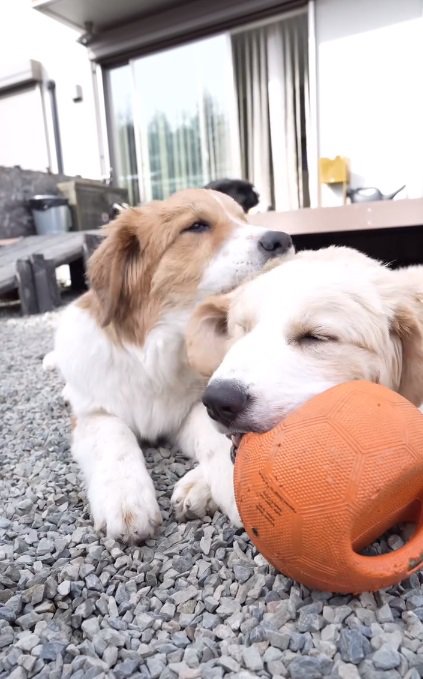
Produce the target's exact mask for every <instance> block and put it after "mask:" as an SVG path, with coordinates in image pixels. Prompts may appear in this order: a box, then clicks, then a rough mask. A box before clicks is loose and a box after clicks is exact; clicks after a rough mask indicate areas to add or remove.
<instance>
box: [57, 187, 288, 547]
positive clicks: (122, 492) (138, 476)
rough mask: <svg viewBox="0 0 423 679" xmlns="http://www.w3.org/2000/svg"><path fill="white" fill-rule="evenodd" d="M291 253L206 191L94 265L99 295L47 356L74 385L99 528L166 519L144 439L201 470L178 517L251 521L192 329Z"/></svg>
mask: <svg viewBox="0 0 423 679" xmlns="http://www.w3.org/2000/svg"><path fill="white" fill-rule="evenodd" d="M290 252H292V242H291V239H290V237H289V236H288V235H287V234H284V233H280V232H275V231H266V230H265V229H260V228H258V227H253V226H248V225H247V223H246V218H245V216H244V213H243V210H242V208H241V207H240V206H239V205H238V204H237V203H236V202H235V201H233V200H232V199H231V198H229V197H228V196H225V195H223V194H220V193H217V192H215V191H209V190H204V189H197V190H189V191H183V192H180V193H177V194H175V195H174V196H172V197H171V198H169V199H168V200H166V201H157V202H153V203H150V204H148V205H145V206H143V207H142V208H138V209H129V210H126V211H125V212H124V213H123V214H122V215H121V216H120V217H119V218H118V219H117V220H116V222H114V223H113V224H112V225H111V226H110V227H109V229H108V235H107V236H106V238H105V240H104V242H103V243H102V244H101V245H100V247H99V248H98V250H97V251H96V252H95V253H94V255H93V256H92V258H91V260H90V265H89V279H90V284H91V290H90V291H89V292H88V293H86V294H85V295H84V296H83V297H81V298H80V299H79V300H77V301H76V302H75V303H73V304H72V305H70V307H68V308H67V310H66V311H65V312H64V314H63V318H62V320H61V323H60V326H59V329H58V331H57V334H56V340H55V348H54V352H53V356H49V357H46V363H47V364H49V365H51V364H52V363H54V364H56V365H57V366H58V367H59V368H60V370H61V372H62V375H63V377H64V379H65V381H66V386H65V390H64V394H65V396H66V399H67V400H68V401H69V402H70V404H71V407H72V411H73V415H74V431H73V442H72V452H73V455H74V457H75V459H76V460H77V461H78V462H79V464H80V466H81V469H82V471H83V474H84V476H85V480H86V483H87V492H88V497H89V500H90V505H91V511H92V514H93V517H94V522H95V526H96V528H97V529H105V530H106V532H107V534H108V535H109V536H113V537H120V538H123V539H128V540H133V541H135V540H136V541H142V540H143V539H145V538H146V537H148V536H150V535H152V534H153V532H154V530H155V529H156V527H157V526H158V524H160V522H161V517H160V511H159V507H158V504H157V501H156V497H155V491H154V487H153V483H152V481H151V479H150V476H149V474H148V472H147V470H146V467H145V463H144V459H143V456H142V450H141V448H140V445H139V440H141V439H147V440H150V441H155V440H156V439H158V438H159V437H163V436H165V437H168V438H170V439H171V440H172V441H173V442H175V443H176V444H178V445H179V446H180V448H181V450H182V451H183V452H185V453H186V454H187V455H189V456H191V457H193V458H195V459H196V460H197V461H198V462H199V465H198V466H197V467H196V468H194V469H193V470H192V471H190V472H189V473H188V474H187V475H186V476H185V477H184V478H183V479H181V481H180V482H179V483H178V484H177V486H176V488H175V491H174V494H173V498H172V500H173V505H174V507H175V510H176V514H177V516H178V517H180V518H182V517H184V516H186V515H187V514H189V513H194V514H196V515H199V516H201V515H203V514H204V513H206V512H207V511H213V510H214V508H215V507H216V505H217V506H218V507H220V508H221V509H222V510H223V511H224V512H225V513H226V514H227V515H228V516H229V517H230V518H231V519H232V520H233V521H234V522H238V521H239V517H238V513H237V510H236V505H235V503H234V500H233V494H232V475H233V470H232V465H231V462H230V457H229V452H230V443H229V442H228V440H227V439H226V438H225V437H223V436H221V435H220V434H218V432H217V431H216V430H215V428H214V427H213V425H212V423H211V421H210V419H209V418H208V416H207V413H206V411H205V408H204V406H203V405H202V404H201V402H200V398H201V393H202V391H203V389H204V387H205V382H204V380H202V379H201V378H200V377H199V376H198V374H196V373H195V372H194V371H193V370H192V368H191V367H190V366H189V364H188V362H187V357H186V352H185V330H186V325H187V323H188V320H189V318H190V315H191V314H192V311H193V309H194V307H195V305H196V304H197V303H198V302H199V301H201V300H202V299H203V298H204V297H206V296H207V295H210V294H213V293H219V292H224V291H228V290H230V289H232V288H233V287H234V286H236V285H237V284H239V283H240V282H242V281H243V280H245V279H246V277H247V276H249V275H251V274H252V273H254V272H256V271H258V270H259V269H260V268H261V267H262V266H263V265H264V264H265V263H266V262H267V261H269V259H271V258H274V257H276V256H281V255H284V254H288V253H290ZM210 351H212V348H211V349H210Z"/></svg>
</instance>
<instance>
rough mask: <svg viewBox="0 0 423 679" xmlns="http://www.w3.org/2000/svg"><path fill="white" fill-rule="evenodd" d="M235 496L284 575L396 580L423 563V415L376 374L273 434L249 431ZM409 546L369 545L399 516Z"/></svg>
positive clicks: (349, 582) (317, 584) (306, 409)
mask: <svg viewBox="0 0 423 679" xmlns="http://www.w3.org/2000/svg"><path fill="white" fill-rule="evenodd" d="M235 496H236V500H237V504H238V509H239V512H240V514H241V518H242V520H243V522H244V525H245V528H246V531H247V532H248V534H249V536H250V538H251V539H252V541H253V542H254V543H255V544H256V546H257V548H258V549H259V550H260V551H261V552H262V554H263V555H264V556H265V557H266V558H267V559H268V561H270V563H272V564H273V565H274V566H275V567H276V568H278V569H279V570H280V571H282V572H283V573H284V574H285V575H289V576H290V577H292V578H294V579H296V580H298V581H299V582H302V583H303V584H305V585H307V586H308V587H314V588H317V589H323V590H328V591H334V592H354V593H356V592H361V591H370V590H376V589H380V588H384V587H388V586H390V585H392V584H394V583H397V582H399V581H400V580H402V579H404V578H406V577H408V576H409V575H410V574H411V573H412V572H414V571H416V570H418V569H419V567H420V565H421V564H422V563H423V517H422V500H423V416H422V414H421V413H420V411H419V410H418V409H417V408H416V407H415V406H414V405H412V404H411V403H409V402H408V401H407V400H406V399H404V398H403V397H402V396H400V395H399V394H396V393H395V392H393V391H390V390H389V389H387V388H386V387H382V386H381V385H376V384H371V383H368V382H359V381H356V382H350V383H347V384H342V385H339V386H337V387H334V388H332V389H329V390H328V391H327V392H324V393H323V394H320V395H319V396H316V397H314V398H313V399H311V400H310V401H308V402H307V403H305V404H304V405H303V406H302V407H300V408H299V409H298V410H296V411H295V412H293V413H292V414H291V415H289V416H288V417H287V418H286V419H285V420H284V421H283V422H281V423H280V424H279V425H277V426H276V427H275V428H274V429H272V430H271V431H270V432H267V433H265V434H247V435H246V436H244V437H243V439H242V441H241V444H240V447H239V450H238V454H237V458H236V462H235ZM406 520H407V521H413V522H414V523H416V530H415V533H414V535H413V536H412V538H411V539H410V541H409V542H408V543H407V544H406V545H404V547H402V548H401V549H399V550H397V551H395V552H392V553H389V554H383V555H379V556H364V555H362V554H360V551H361V550H362V549H363V548H364V547H365V546H367V545H369V544H371V543H372V542H373V541H374V540H375V539H377V538H378V537H379V536H380V535H382V533H384V532H385V531H386V530H387V529H389V528H391V527H392V526H393V525H395V524H396V523H398V522H400V521H406Z"/></svg>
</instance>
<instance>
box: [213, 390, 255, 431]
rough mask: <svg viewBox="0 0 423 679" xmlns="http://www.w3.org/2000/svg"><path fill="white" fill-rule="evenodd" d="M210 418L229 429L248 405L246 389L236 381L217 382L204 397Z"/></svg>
mask: <svg viewBox="0 0 423 679" xmlns="http://www.w3.org/2000/svg"><path fill="white" fill-rule="evenodd" d="M203 403H204V405H205V406H206V408H207V412H208V414H209V416H210V417H211V418H212V419H213V420H216V421H217V422H220V423H221V424H224V425H225V426H226V427H229V426H230V425H231V424H232V422H233V421H234V420H235V418H236V417H237V416H238V415H240V414H241V413H242V412H243V410H244V409H245V407H246V405H247V403H248V393H247V390H246V388H245V387H244V386H243V385H242V384H240V383H239V382H236V381H235V380H215V381H213V382H211V383H210V384H209V386H208V387H207V389H206V391H205V392H204V395H203Z"/></svg>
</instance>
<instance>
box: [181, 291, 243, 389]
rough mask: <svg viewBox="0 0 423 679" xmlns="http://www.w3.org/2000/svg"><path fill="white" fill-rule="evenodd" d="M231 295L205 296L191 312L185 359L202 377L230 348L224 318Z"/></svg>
mask: <svg viewBox="0 0 423 679" xmlns="http://www.w3.org/2000/svg"><path fill="white" fill-rule="evenodd" d="M231 300H232V294H231V293H229V294H226V295H216V296H215V297H208V298H207V300H206V301H205V302H203V303H202V304H200V305H199V306H198V307H197V309H196V310H195V311H194V314H193V315H192V318H191V320H190V323H189V325H188V329H187V333H186V348H187V356H188V361H189V363H190V365H191V367H192V368H194V370H195V371H196V372H198V373H199V374H200V375H202V376H203V377H210V375H212V374H213V372H214V371H215V370H216V368H217V367H218V365H219V364H220V363H221V361H222V359H223V357H224V355H225V353H226V351H227V350H228V348H229V338H228V329H227V319H228V311H229V307H230V303H231Z"/></svg>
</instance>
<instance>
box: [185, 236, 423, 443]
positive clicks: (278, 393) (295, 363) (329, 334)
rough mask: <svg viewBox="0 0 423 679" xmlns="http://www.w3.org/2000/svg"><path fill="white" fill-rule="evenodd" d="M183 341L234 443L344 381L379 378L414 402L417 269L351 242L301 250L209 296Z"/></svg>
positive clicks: (210, 405)
mask: <svg viewBox="0 0 423 679" xmlns="http://www.w3.org/2000/svg"><path fill="white" fill-rule="evenodd" d="M187 341H188V354H189V358H190V360H191V363H192V365H193V366H195V368H196V369H197V370H198V371H199V372H201V373H202V374H203V375H208V376H210V375H211V379H210V381H209V384H208V387H207V389H206V391H205V394H204V397H203V402H204V404H205V405H206V407H207V410H208V412H209V414H210V416H211V418H213V419H214V420H215V421H216V422H217V423H218V426H219V429H220V431H223V432H226V433H230V434H233V435H234V436H233V439H234V443H235V446H236V445H237V443H238V442H239V438H240V435H242V433H245V432H248V431H265V430H268V429H271V428H272V427H273V426H274V425H276V424H277V423H278V422H279V421H280V420H281V419H282V418H284V417H285V416H286V415H288V414H289V413H290V412H291V411H292V410H293V409H295V408H297V407H298V406H300V405H301V404H302V403H304V402H305V401H307V400H308V399H310V398H311V397H312V396H314V395H316V394H319V393H320V392H322V391H324V390H326V389H328V388H329V387H332V386H334V385H336V384H339V383H341V382H346V381H349V380H358V379H360V380H361V379H362V380H369V381H372V382H378V383H380V384H384V385H386V386H387V387H389V388H391V389H393V390H395V391H398V392H399V393H401V394H403V395H404V396H405V397H406V398H408V399H409V400H410V401H412V402H413V403H414V404H415V405H417V406H418V405H420V404H421V403H422V401H423V267H410V268H408V269H402V270H398V271H392V270H390V269H388V268H386V267H385V266H383V265H382V264H380V263H379V262H376V261H375V260H372V259H369V258H368V257H366V256H365V255H363V254H361V253H359V252H357V251H355V250H351V249H348V248H336V247H331V248H327V249H323V250H320V251H315V252H314V251H310V252H301V253H299V254H297V255H295V256H294V257H293V258H292V259H290V260H289V261H287V262H286V263H284V264H282V265H281V266H277V267H276V268H274V269H272V270H271V271H269V272H267V273H263V274H261V275H259V276H257V277H256V278H255V279H254V280H251V281H250V282H247V283H245V284H244V285H241V286H240V288H238V289H237V290H235V291H233V292H231V293H230V294H228V295H221V296H216V297H213V298H212V299H208V300H206V301H205V302H204V303H203V304H201V305H200V306H199V307H198V309H197V310H196V312H195V314H194V316H193V320H192V322H191V325H190V328H189V331H188V340H187ZM205 341H206V342H207V343H208V346H210V344H213V347H214V350H213V356H211V355H210V354H208V352H207V350H206V349H205V345H204V342H205Z"/></svg>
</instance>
